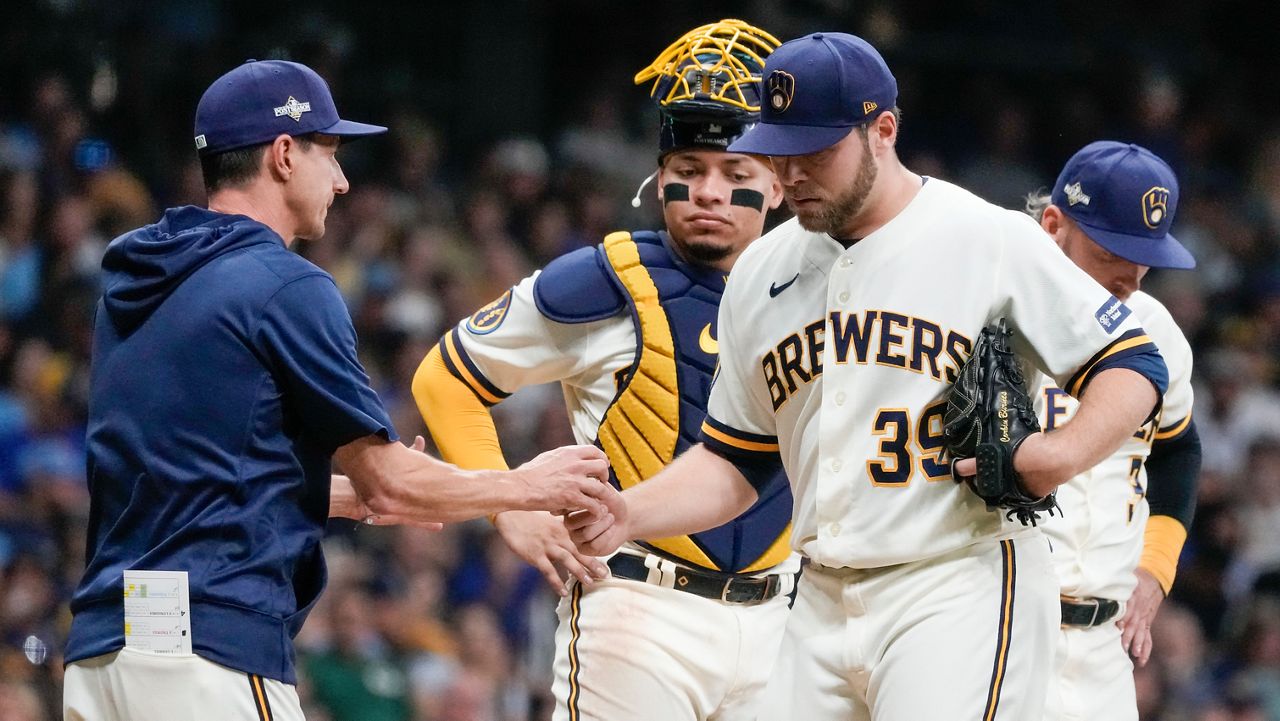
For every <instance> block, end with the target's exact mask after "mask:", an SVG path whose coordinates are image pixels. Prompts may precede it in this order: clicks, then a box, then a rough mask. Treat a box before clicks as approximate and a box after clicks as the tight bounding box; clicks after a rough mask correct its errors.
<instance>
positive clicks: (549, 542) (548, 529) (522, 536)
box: [493, 511, 609, 596]
mask: <svg viewBox="0 0 1280 721" xmlns="http://www.w3.org/2000/svg"><path fill="white" fill-rule="evenodd" d="M493 525H494V527H495V528H497V529H498V535H500V536H502V540H503V541H506V543H507V546H508V547H510V548H511V550H512V551H513V552H515V554H516V555H517V556H519V557H520V558H522V559H524V560H525V562H526V563H528V564H529V565H531V566H533V567H534V568H536V569H538V571H539V572H540V573H542V577H543V578H545V579H546V580H547V583H548V584H550V585H551V588H552V589H553V590H554V591H555V592H556V593H558V594H560V595H561V596H565V595H568V591H567V590H566V588H565V581H566V580H568V578H569V576H572V577H574V578H577V579H578V580H579V581H581V582H582V583H584V584H586V585H588V586H589V585H591V584H592V583H593V582H594V581H597V580H600V579H604V578H608V577H609V568H608V566H605V565H604V564H603V563H601V562H600V559H598V558H594V557H592V556H589V555H587V554H585V553H582V552H580V551H579V550H578V548H577V547H576V546H574V545H573V541H572V540H571V539H570V538H569V531H568V529H566V528H565V525H564V520H563V519H561V518H559V517H557V516H553V515H551V514H550V513H546V512H545V511H507V512H505V513H499V514H498V515H497V516H495V517H494V519H493Z"/></svg>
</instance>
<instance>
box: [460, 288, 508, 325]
mask: <svg viewBox="0 0 1280 721" xmlns="http://www.w3.org/2000/svg"><path fill="white" fill-rule="evenodd" d="M510 309H511V290H508V291H507V292H506V293H503V294H502V295H500V296H498V297H497V298H496V299H495V300H493V301H492V302H490V303H489V304H488V305H486V306H484V307H483V308H481V309H480V310H478V311H476V312H475V315H472V316H471V317H470V318H468V319H467V330H469V331H471V332H472V333H474V334H476V335H488V334H489V333H492V332H494V331H495V330H497V329H498V326H500V325H502V321H504V320H506V319H507V311H508V310H510Z"/></svg>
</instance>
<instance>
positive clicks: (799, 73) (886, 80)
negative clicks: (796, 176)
mask: <svg viewBox="0 0 1280 721" xmlns="http://www.w3.org/2000/svg"><path fill="white" fill-rule="evenodd" d="M897 102H898V81H897V80H896V79H894V77H893V73H891V72H889V66H888V65H886V64H885V62H884V58H882V57H880V53H878V52H876V49H875V48H873V47H871V44H870V43H868V42H867V41H866V40H863V39H862V38H860V37H857V36H854V35H848V34H846V33H813V34H812V35H806V36H804V37H802V38H797V39H795V40H789V41H787V42H785V43H783V44H782V45H780V46H779V47H778V49H777V50H775V51H773V54H772V55H770V56H769V57H768V59H766V60H765V65H764V99H763V102H761V103H760V122H759V123H758V124H757V125H756V127H755V128H753V129H752V130H750V131H748V132H747V133H746V134H745V135H743V136H742V137H741V138H739V139H738V140H737V141H735V142H734V143H733V144H732V145H730V146H729V151H730V152H733V153H755V154H757V155H780V156H785V155H808V154H809V153H816V152H818V151H819V150H822V149H824V148H827V147H830V146H831V145H834V144H835V143H837V142H839V141H840V140H841V139H843V138H844V137H845V136H846V135H848V134H849V132H850V131H851V130H853V129H854V128H856V127H858V126H861V125H865V124H867V123H869V122H871V121H872V120H875V119H876V118H877V117H879V116H880V114H881V113H883V112H885V111H886V110H891V109H892V108H893V106H894V105H896V104H897Z"/></svg>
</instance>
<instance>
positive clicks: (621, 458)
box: [414, 20, 798, 721]
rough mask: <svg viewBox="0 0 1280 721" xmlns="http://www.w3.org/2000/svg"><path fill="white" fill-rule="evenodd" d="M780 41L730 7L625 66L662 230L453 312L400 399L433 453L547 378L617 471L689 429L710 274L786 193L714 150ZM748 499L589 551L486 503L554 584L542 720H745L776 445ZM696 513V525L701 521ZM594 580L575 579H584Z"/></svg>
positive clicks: (701, 377) (783, 589)
mask: <svg viewBox="0 0 1280 721" xmlns="http://www.w3.org/2000/svg"><path fill="white" fill-rule="evenodd" d="M776 46H777V41H776V40H775V39H774V38H773V37H771V36H770V35H768V34H767V33H765V32H763V31H761V30H759V29H757V28H754V27H751V26H750V25H747V24H745V23H742V22H739V21H735V20H725V21H722V22H719V23H715V24H712V25H706V26H703V27H699V28H697V29H695V30H693V31H691V32H689V33H688V34H686V35H685V36H684V37H682V38H680V39H679V40H677V41H676V42H675V43H674V44H672V45H671V46H670V47H668V48H667V49H666V50H665V51H664V52H663V53H662V54H661V55H659V56H658V58H657V59H656V60H655V61H654V62H653V63H652V64H651V65H650V66H649V67H648V68H646V69H645V70H643V71H641V72H640V73H639V74H638V75H637V76H636V82H637V83H642V82H645V81H648V80H652V81H653V86H652V90H651V94H652V96H653V97H654V99H655V100H657V101H658V104H659V106H660V108H661V127H660V139H659V151H660V155H659V160H658V171H657V177H658V188H659V192H658V197H659V198H660V199H661V200H662V202H663V216H664V218H665V221H666V226H667V232H665V233H653V232H637V233H614V234H612V235H609V236H608V237H606V238H605V241H604V243H603V244H602V245H600V246H597V247H594V248H584V249H582V250H578V251H576V252H573V253H570V254H568V255H566V256H564V257H561V258H559V259H557V260H556V261H554V262H552V263H551V264H550V265H548V266H547V267H546V269H545V270H543V271H542V272H541V273H537V274H534V275H533V276H531V277H529V278H527V279H525V280H524V281H523V282H521V283H520V284H519V285H517V286H516V287H515V288H513V289H512V290H511V291H508V292H507V293H506V294H504V295H503V296H502V297H501V298H499V299H498V300H497V301H494V302H493V303H491V304H489V305H488V306H486V307H484V308H482V309H481V310H479V311H478V312H477V313H476V314H475V315H474V316H472V317H471V319H470V320H468V321H465V322H463V323H460V324H459V325H458V327H457V328H456V329H454V330H453V331H452V332H451V333H450V334H449V335H447V336H445V338H444V339H443V340H442V341H441V342H440V344H439V345H438V346H437V347H436V349H434V350H433V351H432V352H431V354H430V355H428V356H427V358H426V360H425V361H424V362H423V364H422V366H421V368H419V370H418V374H417V376H416V378H415V379H414V396H415V397H416V398H417V400H418V403H419V406H420V408H421V410H422V413H423V417H424V418H426V419H427V423H428V426H429V428H430V429H431V433H432V435H433V437H434V438H435V439H436V443H437V445H438V446H439V448H440V451H441V453H442V454H443V455H444V457H445V458H448V459H450V460H452V461H454V462H456V463H459V464H460V465H462V466H464V467H468V468H501V467H505V466H504V460H503V456H502V452H501V448H499V446H498V441H497V437H496V434H495V432H494V426H493V421H492V419H491V417H490V415H489V412H488V410H487V406H490V405H492V404H494V403H497V402H499V401H501V400H502V399H503V398H506V397H507V396H508V395H509V394H510V393H511V392H513V391H515V390H517V389H518V388H521V387H523V386H527V385H530V384H535V383H544V382H547V381H560V383H561V385H562V387H563V389H564V394H565V399H566V402H567V404H568V407H569V413H570V417H571V420H572V424H573V431H574V434H575V435H576V436H577V438H578V439H579V440H580V441H581V442H584V443H588V442H594V443H597V444H599V445H600V446H601V447H602V448H604V450H605V451H606V452H607V453H608V455H609V458H610V460H611V464H612V467H613V475H612V480H613V482H614V483H615V484H617V485H618V486H619V487H620V488H627V487H632V486H635V485H636V484H640V483H641V482H643V481H644V480H645V479H647V478H648V477H650V476H652V475H653V474H655V473H657V472H658V471H659V470H660V469H662V468H663V467H664V466H665V465H666V464H667V463H669V462H670V461H671V460H672V458H674V457H675V455H676V454H677V453H680V452H681V451H683V450H684V449H685V448H687V447H689V446H690V445H692V444H693V443H694V442H695V441H696V438H697V433H698V428H699V427H700V426H701V423H702V419H703V416H704V415H705V412H706V406H705V404H706V398H707V392H708V388H709V386H710V383H711V376H712V372H713V369H714V368H715V365H716V359H717V344H716V337H717V331H716V313H717V306H718V304H719V301H720V295H721V292H722V291H723V288H724V284H725V275H726V273H728V271H729V269H730V267H732V266H733V264H734V261H735V260H736V259H737V258H738V255H739V253H741V252H742V250H743V249H744V248H745V247H746V246H747V244H748V243H750V242H751V241H753V240H754V239H756V238H757V237H759V235H760V233H761V230H762V229H763V226H764V221H765V213H766V211H767V210H769V209H772V208H776V207H777V206H778V205H779V204H780V203H781V202H782V191H781V188H780V187H779V185H778V182H777V179H776V178H775V176H774V175H773V172H772V171H771V169H770V168H769V165H768V164H767V162H765V161H764V160H762V159H760V158H757V157H753V156H750V155H743V154H738V153H727V152H725V147H726V146H728V144H729V143H730V142H731V141H732V140H734V139H736V138H737V137H739V135H740V134H741V133H742V132H743V130H744V129H745V128H746V127H748V126H749V125H750V124H751V123H753V122H754V121H755V120H756V118H757V117H758V110H759V97H760V86H759V74H760V70H761V68H762V67H763V57H764V56H765V55H767V54H768V53H769V51H771V50H772V49H773V48H774V47H776ZM757 471H758V476H757V482H758V483H759V485H760V489H761V490H760V494H759V497H758V498H757V499H756V500H755V501H754V503H753V504H751V505H750V507H749V508H748V507H745V506H744V507H743V508H741V509H739V511H740V512H741V513H740V515H739V516H738V517H737V518H736V519H733V520H730V519H729V518H727V517H726V518H725V519H723V520H724V521H728V522H727V523H725V524H724V525H721V526H719V527H717V528H712V529H711V530H707V531H705V532H703V533H697V534H693V535H682V534H670V535H669V536H668V535H666V534H662V535H652V536H643V538H644V539H646V540H641V541H637V542H635V543H632V544H628V545H627V547H626V548H624V549H623V550H622V552H621V553H619V554H618V555H616V556H614V557H613V558H611V559H609V561H608V567H609V569H610V570H612V575H613V578H611V579H609V580H605V581H601V582H598V583H594V584H593V583H592V574H593V573H595V574H597V575H598V576H599V577H604V576H605V575H606V573H607V572H606V571H605V569H604V567H603V565H602V564H600V562H599V561H598V560H596V559H594V558H590V557H589V556H584V555H581V554H579V553H578V552H577V551H576V549H574V547H573V544H572V543H571V541H570V540H569V537H568V534H567V532H566V531H565V528H564V524H563V523H562V522H561V521H560V520H559V519H558V518H555V517H553V516H551V515H550V514H546V513H541V514H536V513H501V514H498V516H497V517H496V518H495V519H494V523H495V525H496V526H497V528H498V531H499V532H500V533H501V534H502V537H503V538H504V539H505V540H506V542H507V543H508V545H510V546H511V548H512V549H513V550H514V551H515V552H516V553H518V554H520V555H521V556H522V557H523V558H524V559H525V560H527V561H528V562H530V563H532V564H533V565H535V566H536V567H538V568H539V569H540V570H541V571H542V573H543V575H545V576H546V577H547V580H548V582H550V583H551V585H552V586H553V587H555V588H556V589H557V590H559V591H560V592H561V594H562V595H563V594H564V593H565V591H564V588H563V587H564V584H563V582H562V580H561V578H560V577H559V575H558V569H559V570H564V571H565V572H566V573H569V574H572V575H573V576H574V577H576V579H577V580H578V582H577V583H571V584H570V588H571V593H570V596H569V597H568V598H566V599H564V600H562V601H561V604H560V609H559V614H560V627H559V630H558V632H557V636H556V663H555V684H554V692H555V697H556V704H557V706H556V712H555V718H556V719H580V718H593V719H608V720H609V721H618V720H620V719H690V720H692V719H754V718H755V717H756V711H757V709H756V701H757V699H758V696H759V694H760V692H761V690H762V689H763V686H764V683H765V681H766V679H767V678H768V676H769V672H770V668H771V665H772V660H773V658H774V655H775V653H774V652H775V649H776V648H777V646H778V643H779V641H780V639H781V635H782V629H783V627H784V625H785V620H786V614H787V610H788V609H787V598H786V594H787V593H788V592H789V591H790V590H791V588H792V583H793V581H792V578H793V573H794V571H796V570H797V568H798V561H797V559H796V558H795V557H794V556H792V555H791V553H790V551H789V549H788V547H787V541H786V538H787V533H786V528H787V523H788V520H789V519H790V513H791V495H790V488H789V486H788V484H787V482H786V479H785V478H784V477H782V476H781V474H780V472H779V466H778V464H777V462H776V459H775V460H774V463H772V464H766V465H763V466H761V467H760V468H758V469H757ZM699 530H703V529H699ZM588 586H590V588H588Z"/></svg>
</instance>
